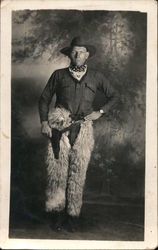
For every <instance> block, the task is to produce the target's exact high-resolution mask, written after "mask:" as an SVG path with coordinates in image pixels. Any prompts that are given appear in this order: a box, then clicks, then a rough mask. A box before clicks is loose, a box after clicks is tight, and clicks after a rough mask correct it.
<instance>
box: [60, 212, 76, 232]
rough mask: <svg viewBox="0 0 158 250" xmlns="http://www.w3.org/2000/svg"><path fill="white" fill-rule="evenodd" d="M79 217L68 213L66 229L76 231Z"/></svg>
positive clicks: (65, 223)
mask: <svg viewBox="0 0 158 250" xmlns="http://www.w3.org/2000/svg"><path fill="white" fill-rule="evenodd" d="M78 223H79V218H78V217H72V216H70V215H66V220H65V222H64V229H65V230H66V231H68V232H71V233H74V232H75V231H76V230H77V228H78Z"/></svg>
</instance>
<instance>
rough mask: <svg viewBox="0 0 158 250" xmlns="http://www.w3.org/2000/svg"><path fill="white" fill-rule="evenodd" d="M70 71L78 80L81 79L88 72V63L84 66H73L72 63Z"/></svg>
mask: <svg viewBox="0 0 158 250" xmlns="http://www.w3.org/2000/svg"><path fill="white" fill-rule="evenodd" d="M69 72H70V74H71V75H72V76H73V77H74V78H75V79H77V80H78V81H80V80H81V78H82V77H83V76H84V75H85V74H86V72H87V65H82V66H80V67H79V66H73V65H70V67H69Z"/></svg>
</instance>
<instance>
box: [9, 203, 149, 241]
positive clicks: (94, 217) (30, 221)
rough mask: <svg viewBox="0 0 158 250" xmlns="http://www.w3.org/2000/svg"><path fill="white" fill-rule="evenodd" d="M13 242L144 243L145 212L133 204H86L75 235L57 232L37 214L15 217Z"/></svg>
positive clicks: (12, 223) (17, 215)
mask: <svg viewBox="0 0 158 250" xmlns="http://www.w3.org/2000/svg"><path fill="white" fill-rule="evenodd" d="M9 237H10V238H26V239H67V240H69V239H71V240H109V241H110V240H112V241H143V239H144V208H143V206H141V205H132V204H108V203H104V202H103V203H99V204H97V203H93V202H85V203H84V204H83V208H82V213H81V222H80V223H79V225H78V227H77V229H76V231H75V232H68V231H66V230H62V231H59V232H55V231H53V230H52V229H51V228H50V226H49V219H48V217H47V216H46V215H45V214H44V213H42V212H40V211H36V212H34V213H30V211H27V213H25V215H22V214H16V215H15V214H14V215H12V217H11V221H10V233H9Z"/></svg>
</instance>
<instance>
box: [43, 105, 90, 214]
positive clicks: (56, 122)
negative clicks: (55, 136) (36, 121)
mask: <svg viewBox="0 0 158 250" xmlns="http://www.w3.org/2000/svg"><path fill="white" fill-rule="evenodd" d="M69 115H70V112H69V111H67V110H65V109H64V108H56V109H55V110H54V112H52V113H51V114H50V115H49V124H50V126H51V127H54V128H57V129H58V130H62V129H63V128H66V127H68V126H69V125H70V124H71V118H70V117H69ZM68 134H69V132H68V131H67V132H64V133H63V134H62V137H61V140H60V152H59V159H56V158H55V156H54V152H53V149H52V144H51V142H50V141H48V147H47V154H46V167H47V178H48V179H47V189H46V211H47V212H51V211H58V212H60V211H62V210H64V209H66V211H67V213H68V214H69V215H71V216H79V214H80V211H81V207H82V196H83V189H84V184H85V180H86V172H87V168H88V164H89V161H90V157H91V152H92V150H93V146H94V137H93V126H92V122H91V121H84V122H83V123H82V124H81V127H80V131H79V133H78V135H77V138H76V140H75V143H74V144H73V146H72V147H71V145H70V143H69V139H68Z"/></svg>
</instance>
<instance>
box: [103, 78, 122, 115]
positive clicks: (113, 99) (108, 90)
mask: <svg viewBox="0 0 158 250" xmlns="http://www.w3.org/2000/svg"><path fill="white" fill-rule="evenodd" d="M98 79H99V81H98V90H100V91H101V92H103V93H104V94H105V97H106V100H107V101H106V103H105V105H104V106H103V107H101V108H100V109H102V110H103V111H104V113H105V114H107V113H108V112H109V111H110V110H112V109H113V108H114V106H115V105H116V104H117V102H118V98H119V97H118V93H117V91H116V90H114V88H113V86H112V85H111V84H110V82H109V80H108V79H107V78H106V77H105V76H104V75H103V74H101V73H99V76H98Z"/></svg>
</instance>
